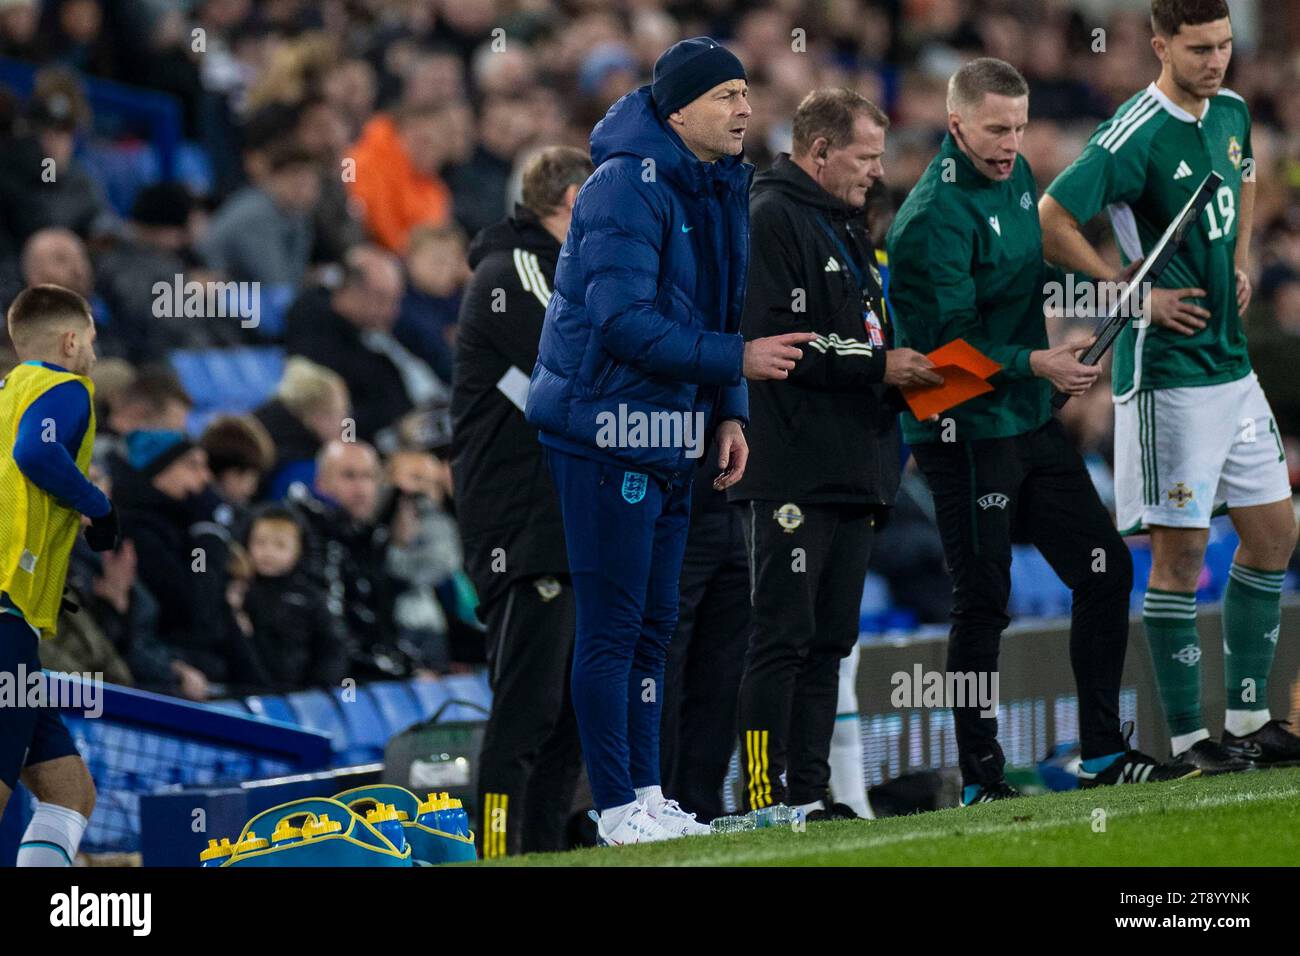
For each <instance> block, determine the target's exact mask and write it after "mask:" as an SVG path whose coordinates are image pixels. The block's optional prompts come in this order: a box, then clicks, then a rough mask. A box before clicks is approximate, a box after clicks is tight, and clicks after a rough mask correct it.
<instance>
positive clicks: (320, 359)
mask: <svg viewBox="0 0 1300 956" xmlns="http://www.w3.org/2000/svg"><path fill="white" fill-rule="evenodd" d="M405 288H406V280H405V279H404V277H403V275H402V266H401V263H400V262H399V261H398V260H397V259H396V257H394V256H393V255H392V254H391V253H388V252H386V251H384V250H383V249H380V248H378V247H375V246H357V247H355V248H353V249H349V250H348V254H347V256H346V258H345V260H344V269H343V278H342V280H341V281H340V283H339V284H338V286H337V287H335V288H333V289H312V290H309V291H307V292H304V293H303V294H302V295H301V296H300V297H299V298H298V299H297V301H295V302H294V304H293V305H292V306H291V307H290V308H289V313H288V315H287V316H286V317H285V340H284V344H285V348H286V350H287V351H288V353H289V354H290V355H301V356H303V357H304V358H308V359H311V360H312V361H313V362H315V363H316V364H318V365H323V366H325V367H326V368H328V369H333V370H334V371H335V372H338V374H339V375H341V376H342V377H343V381H344V383H345V384H346V385H347V387H348V392H349V394H350V395H351V397H352V416H353V417H354V418H355V419H356V436H355V437H356V438H359V439H361V440H362V441H368V442H373V441H375V439H376V437H377V436H378V435H379V433H380V431H382V430H383V429H386V428H388V427H389V426H392V425H395V424H396V423H397V420H398V419H399V418H401V417H402V416H403V415H405V414H406V413H407V412H409V411H411V409H413V408H416V407H419V406H422V405H427V404H429V403H430V402H432V401H434V400H436V399H440V398H445V395H446V386H445V385H444V384H443V383H442V382H440V381H439V380H438V378H437V376H436V375H434V373H433V370H432V369H430V368H429V366H428V365H427V364H426V363H425V362H424V361H423V360H421V359H419V358H417V357H416V356H415V355H413V354H411V353H410V352H409V351H407V349H406V348H405V347H404V346H402V345H401V344H400V343H399V342H398V341H397V339H396V338H395V337H394V336H393V326H394V325H395V324H396V322H397V317H398V313H399V311H400V308H401V304H402V294H403V291H404V290H405Z"/></svg>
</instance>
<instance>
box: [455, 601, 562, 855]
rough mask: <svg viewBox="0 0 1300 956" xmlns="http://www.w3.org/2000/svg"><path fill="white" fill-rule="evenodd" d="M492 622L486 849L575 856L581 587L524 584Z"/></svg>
mask: <svg viewBox="0 0 1300 956" xmlns="http://www.w3.org/2000/svg"><path fill="white" fill-rule="evenodd" d="M483 618H484V622H485V623H486V625H487V632H488V651H487V658H488V668H489V674H490V675H491V685H492V715H491V716H490V717H489V718H488V725H487V733H486V735H485V737H484V740H483V751H482V753H481V755H480V757H479V785H478V786H479V807H480V821H479V826H478V834H477V838H478V842H479V852H480V854H481V855H482V856H483V857H484V858H485V859H487V858H491V857H497V856H505V855H507V854H516V853H520V852H523V853H534V852H545V851H549V850H566V849H568V842H567V826H568V820H569V815H570V811H571V810H572V807H573V799H574V791H575V789H576V787H577V783H578V775H579V773H580V771H581V766H582V752H581V748H580V745H579V743H578V725H577V722H576V720H575V718H574V716H573V703H572V700H571V699H570V696H569V668H570V664H571V661H572V656H573V634H574V627H575V624H576V620H577V618H576V611H575V608H574V600H573V589H572V587H571V586H570V584H569V580H568V578H566V577H549V576H548V577H540V578H521V579H519V580H517V581H515V582H513V583H512V584H511V585H510V587H509V588H507V589H506V591H505V592H504V593H503V594H502V595H501V596H500V597H499V598H497V599H496V600H494V601H492V602H491V604H489V605H487V606H486V607H485V608H484V609H483Z"/></svg>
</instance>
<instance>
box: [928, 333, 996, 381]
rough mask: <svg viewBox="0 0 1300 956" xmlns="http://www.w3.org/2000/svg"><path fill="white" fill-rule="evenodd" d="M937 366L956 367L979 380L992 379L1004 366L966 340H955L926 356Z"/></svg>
mask: <svg viewBox="0 0 1300 956" xmlns="http://www.w3.org/2000/svg"><path fill="white" fill-rule="evenodd" d="M926 358H928V359H929V360H930V361H931V362H933V363H934V364H935V365H956V366H959V367H960V368H964V369H965V370H966V371H968V372H973V373H974V374H975V376H976V377H977V378H992V377H993V376H994V375H995V374H996V373H997V372H998V371H1000V370H1001V368H1002V366H1001V365H999V364H998V363H997V362H995V361H993V360H992V359H991V358H989V357H988V356H987V355H985V354H984V353H983V352H981V351H980V350H979V349H977V348H975V346H973V345H971V344H970V343H969V342H967V341H966V340H965V339H953V340H952V341H951V342H949V343H948V344H947V345H941V346H939V347H938V348H937V349H935V350H934V351H933V352H931V353H930V354H929V355H927V356H926Z"/></svg>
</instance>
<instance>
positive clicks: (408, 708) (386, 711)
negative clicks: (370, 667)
mask: <svg viewBox="0 0 1300 956" xmlns="http://www.w3.org/2000/svg"><path fill="white" fill-rule="evenodd" d="M362 692H363V693H368V694H370V695H372V696H373V697H374V700H375V706H377V707H378V708H379V713H380V716H382V717H383V719H384V724H385V726H387V728H388V735H389V736H390V737H391V736H393V735H394V734H400V733H401V732H402V731H403V730H405V729H406V728H407V727H410V726H411V725H412V724H418V723H419V722H420V720H421V719H422V718H421V707H420V702H419V700H417V699H416V696H415V693H414V692H413V691H412V690H411V688H410V686H409V684H406V683H402V682H399V681H380V682H378V683H375V684H367V685H366V686H365V687H363V688H362Z"/></svg>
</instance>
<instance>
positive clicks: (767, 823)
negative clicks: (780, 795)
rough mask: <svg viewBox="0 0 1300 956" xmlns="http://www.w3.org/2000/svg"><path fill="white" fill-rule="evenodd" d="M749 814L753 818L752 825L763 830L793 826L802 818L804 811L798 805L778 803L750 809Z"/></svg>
mask: <svg viewBox="0 0 1300 956" xmlns="http://www.w3.org/2000/svg"><path fill="white" fill-rule="evenodd" d="M749 815H750V816H751V817H753V818H754V825H755V826H756V827H757V828H758V829H760V830H765V829H768V828H770V827H793V826H794V825H795V824H796V823H798V822H800V821H801V820H802V819H803V816H804V813H803V811H802V810H800V809H799V808H798V807H787V806H786V805H785V804H784V803H778V804H774V805H773V806H770V807H763V808H762V809H761V810H751V811H749Z"/></svg>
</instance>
